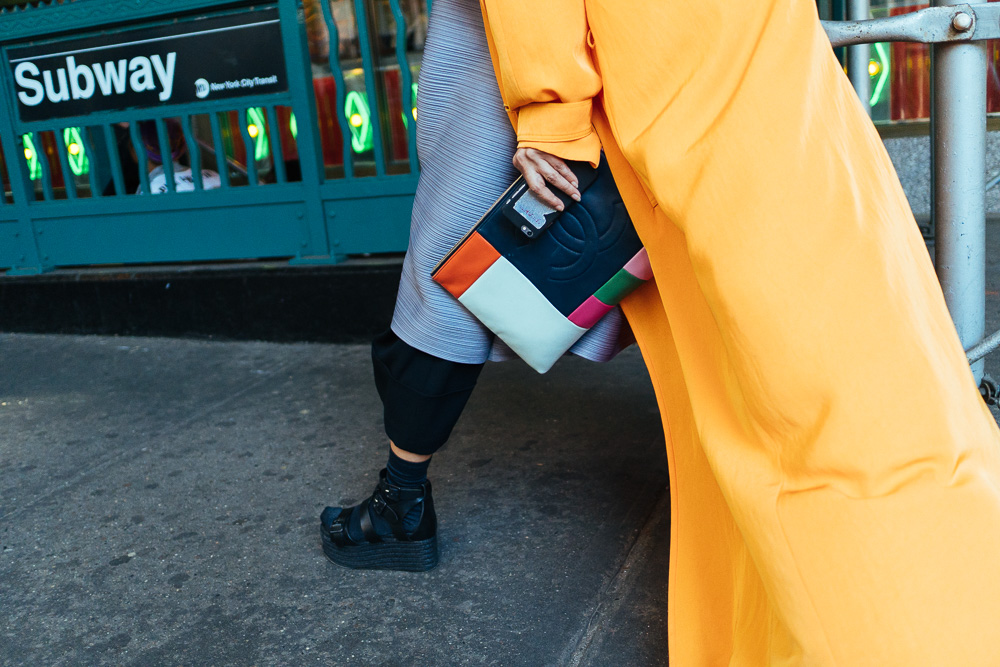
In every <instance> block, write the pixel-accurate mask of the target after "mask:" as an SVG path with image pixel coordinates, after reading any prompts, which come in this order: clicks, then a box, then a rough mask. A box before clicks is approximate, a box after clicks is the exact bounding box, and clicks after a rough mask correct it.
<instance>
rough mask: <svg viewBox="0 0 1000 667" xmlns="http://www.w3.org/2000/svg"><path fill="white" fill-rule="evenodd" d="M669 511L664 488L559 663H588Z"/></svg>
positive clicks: (573, 666)
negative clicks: (658, 527) (660, 522)
mask: <svg viewBox="0 0 1000 667" xmlns="http://www.w3.org/2000/svg"><path fill="white" fill-rule="evenodd" d="M669 512H670V491H669V489H667V488H664V489H663V490H662V491H661V492H660V495H659V496H658V498H657V500H656V502H655V503H653V506H652V507H651V508H650V510H649V512H647V513H646V516H645V518H644V519H643V522H642V527H641V528H640V529H639V531H638V532H637V533H636V535H635V537H634V538H633V540H632V542H631V543H630V544H629V545H628V547H627V549H626V552H625V558H624V559H623V560H622V564H621V566H620V567H619V568H618V571H617V572H615V574H614V576H613V577H611V579H610V580H609V581H608V583H607V584H605V585H604V587H603V588H602V589H601V592H600V593H598V595H597V602H596V604H595V606H594V610H593V611H592V612H591V614H590V617H589V618H588V620H587V625H586V626H585V627H584V630H583V632H582V633H581V634H579V635H577V637H575V638H574V641H571V642H570V645H569V646H567V647H566V650H565V651H563V659H562V660H561V661H560V663H559V664H561V665H566V667H580V665H584V664H587V663H585V662H584V660H585V659H586V658H587V654H588V653H589V652H590V648H591V647H592V646H593V645H594V639H595V638H596V637H597V636H598V635H599V634H600V632H601V631H602V630H603V629H604V626H605V621H607V620H608V619H610V618H612V617H614V615H615V614H616V613H617V612H618V610H619V609H621V606H622V603H623V602H624V601H625V600H627V599H628V598H629V596H628V591H627V589H628V588H629V587H630V586H631V585H632V583H633V579H634V573H635V572H636V570H637V569H638V567H639V565H640V564H641V563H642V562H643V561H645V560H647V559H648V558H649V557H650V555H651V554H652V553H653V550H654V549H653V547H654V544H655V535H654V533H653V531H654V529H655V526H656V524H657V523H658V522H659V517H660V516H662V515H663V514H664V513H669Z"/></svg>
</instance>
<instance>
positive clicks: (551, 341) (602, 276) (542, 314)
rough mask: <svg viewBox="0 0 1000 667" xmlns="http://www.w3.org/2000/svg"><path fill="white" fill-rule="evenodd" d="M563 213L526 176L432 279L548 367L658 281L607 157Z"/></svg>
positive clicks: (578, 168)
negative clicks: (649, 282) (534, 189)
mask: <svg viewBox="0 0 1000 667" xmlns="http://www.w3.org/2000/svg"><path fill="white" fill-rule="evenodd" d="M567 164H568V165H569V166H570V168H571V169H572V170H573V172H574V174H576V176H577V179H578V180H579V188H578V189H579V190H580V192H581V201H579V202H576V201H573V200H572V199H570V198H569V196H567V195H563V194H562V193H558V192H557V193H556V194H558V195H559V196H560V197H561V198H562V200H563V202H564V204H565V205H566V207H565V209H564V210H563V211H561V212H560V211H557V210H555V209H553V208H551V207H549V206H548V205H546V204H545V203H543V202H542V201H540V200H539V199H537V198H536V197H535V195H534V194H533V193H532V192H531V191H530V190H529V189H528V186H527V184H526V183H525V182H524V178H523V177H521V178H518V179H517V180H516V181H515V182H514V184H513V185H511V187H510V188H509V189H508V190H507V191H506V192H505V193H504V194H503V196H501V197H500V199H499V200H498V201H497V202H496V204H494V205H493V207H492V208H491V209H490V210H489V211H487V213H486V215H484V216H483V217H482V218H481V219H480V220H479V222H478V223H476V225H475V227H473V228H472V230H470V231H469V233H468V234H467V235H466V236H465V238H463V239H462V240H461V241H459V243H458V244H457V245H456V246H455V247H454V248H452V250H451V252H449V253H448V255H447V256H446V257H445V258H444V259H443V260H441V262H440V263H439V264H438V265H437V267H435V269H434V271H433V272H432V274H431V276H432V277H433V279H434V280H435V281H437V282H438V283H439V284H440V285H442V286H443V287H444V288H445V289H446V290H448V291H449V292H450V293H451V294H452V295H453V296H454V297H455V298H456V299H458V300H459V302H461V303H462V305H464V306H465V307H466V308H467V309H468V310H469V311H470V312H471V313H472V314H473V315H475V316H476V317H477V318H478V319H479V321H480V322H482V323H483V324H484V325H485V326H486V327H487V328H488V329H490V330H491V331H493V333H495V334H496V335H497V336H499V337H500V338H501V339H502V340H503V341H504V342H505V343H507V345H509V346H510V348H511V349H512V350H514V352H516V353H517V354H518V356H520V357H521V358H522V359H524V360H525V361H526V362H527V363H528V364H529V365H530V366H531V367H532V368H534V369H535V370H537V371H538V372H539V373H544V372H546V371H548V370H549V369H550V368H551V367H552V365H553V364H554V363H555V362H556V361H557V360H558V359H559V357H561V356H562V355H563V354H565V352H566V351H567V350H569V348H571V347H572V346H573V344H574V343H576V341H577V340H579V339H580V338H581V337H582V336H583V335H584V334H585V333H586V332H587V330H588V329H590V328H591V327H592V326H594V325H595V324H597V322H598V320H600V319H601V318H602V317H603V316H604V315H605V314H607V313H608V311H610V310H611V309H612V308H614V307H615V306H616V305H617V304H618V302H620V301H621V300H622V299H623V298H624V297H625V296H626V295H627V294H629V293H630V292H631V291H633V290H634V289H636V288H637V287H639V286H640V285H642V284H643V283H644V282H645V281H647V280H649V279H650V278H651V277H652V270H651V269H650V267H649V259H648V257H647V256H646V251H645V249H643V247H642V242H641V241H639V237H638V235H637V234H636V233H635V229H634V228H633V226H632V220H631V219H630V218H629V215H628V212H627V211H626V210H625V204H624V203H623V202H622V198H621V195H620V194H619V192H618V188H617V187H616V186H615V182H614V178H613V177H612V175H611V170H610V168H609V167H608V164H607V161H606V160H605V158H604V156H603V155H602V156H601V163H600V164H599V165H598V167H597V168H596V169H594V168H593V167H591V166H590V164H589V163H586V162H568V163H567Z"/></svg>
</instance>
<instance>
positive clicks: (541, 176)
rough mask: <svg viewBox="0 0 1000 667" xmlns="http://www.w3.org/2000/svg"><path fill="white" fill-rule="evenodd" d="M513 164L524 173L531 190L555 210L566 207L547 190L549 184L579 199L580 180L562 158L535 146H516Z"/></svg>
mask: <svg viewBox="0 0 1000 667" xmlns="http://www.w3.org/2000/svg"><path fill="white" fill-rule="evenodd" d="M514 166H515V167H517V170H518V171H520V172H521V173H522V174H523V175H524V180H525V182H526V183H527V184H528V187H529V188H530V189H531V191H532V192H534V193H535V195H537V196H538V198H539V199H541V200H542V201H543V202H545V203H546V204H548V205H549V206H551V207H552V208H554V209H556V210H557V211H561V210H563V209H564V208H566V207H565V206H563V203H562V200H560V199H559V197H557V196H556V195H555V194H553V192H552V191H551V190H549V187H548V186H549V185H553V186H555V187H557V188H559V189H560V190H562V191H563V192H565V193H566V194H568V195H569V196H570V197H572V198H573V199H575V200H576V201H580V191H579V190H578V189H577V187H578V186H579V185H580V182H579V181H578V180H577V178H576V176H574V175H573V170H572V169H570V168H569V166H568V165H567V164H566V163H565V162H564V161H563V159H562V158H559V157H556V156H555V155H552V154H551V153H546V152H545V151H540V150H538V149H537V148H518V149H517V152H516V153H514Z"/></svg>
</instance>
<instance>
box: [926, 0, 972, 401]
mask: <svg viewBox="0 0 1000 667" xmlns="http://www.w3.org/2000/svg"><path fill="white" fill-rule="evenodd" d="M957 4H962V3H961V2H956V1H955V0H935V1H934V5H935V6H946V5H957ZM962 17H965V18H962ZM966 19H968V16H967V15H966V14H964V13H963V14H959V15H958V16H957V17H956V18H955V21H954V23H953V27H954V28H955V29H956V30H959V31H962V30H967V29H969V28H968V26H967V25H966V23H967V22H966ZM932 48H933V49H934V58H933V66H932V69H931V95H932V99H933V101H934V104H933V114H934V122H933V137H932V142H933V164H932V169H933V170H934V171H933V191H934V209H933V215H934V228H935V256H936V266H937V273H938V278H939V279H940V280H941V289H942V290H943V291H944V297H945V301H946V302H947V304H948V309H949V310H950V311H951V317H952V319H953V320H954V321H955V327H956V328H957V329H958V336H959V338H960V339H961V341H962V346H963V347H964V348H966V349H968V348H970V347H972V346H973V345H975V344H977V343H979V342H980V341H981V340H982V338H983V335H984V333H985V331H986V190H985V184H984V180H985V178H984V175H985V173H986V43H985V42H954V43H941V44H936V45H934V46H933V47H932ZM983 363H984V362H983V361H982V360H981V359H980V360H979V361H976V362H975V363H973V364H972V373H973V376H974V377H975V379H976V383H977V384H978V383H979V382H981V381H982V378H983Z"/></svg>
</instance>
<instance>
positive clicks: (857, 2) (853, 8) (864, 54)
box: [847, 0, 872, 116]
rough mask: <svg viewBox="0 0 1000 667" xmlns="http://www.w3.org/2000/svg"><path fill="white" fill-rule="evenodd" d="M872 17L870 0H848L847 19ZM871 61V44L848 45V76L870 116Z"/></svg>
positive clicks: (861, 19) (857, 19)
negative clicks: (869, 67) (869, 69)
mask: <svg viewBox="0 0 1000 667" xmlns="http://www.w3.org/2000/svg"><path fill="white" fill-rule="evenodd" d="M869 18H871V14H870V12H869V6H868V0H847V20H848V21H864V20H866V19H869ZM870 61H871V46H869V45H868V44H858V45H856V46H849V47H847V77H848V78H849V79H850V80H851V84H852V85H853V86H854V90H855V91H857V93H858V98H859V99H860V100H861V104H862V106H864V108H865V111H867V112H868V115H869V116H870V115H871V113H872V110H871V104H870V101H871V95H872V93H871V82H872V77H871V74H869V73H868V63H869V62H870Z"/></svg>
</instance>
